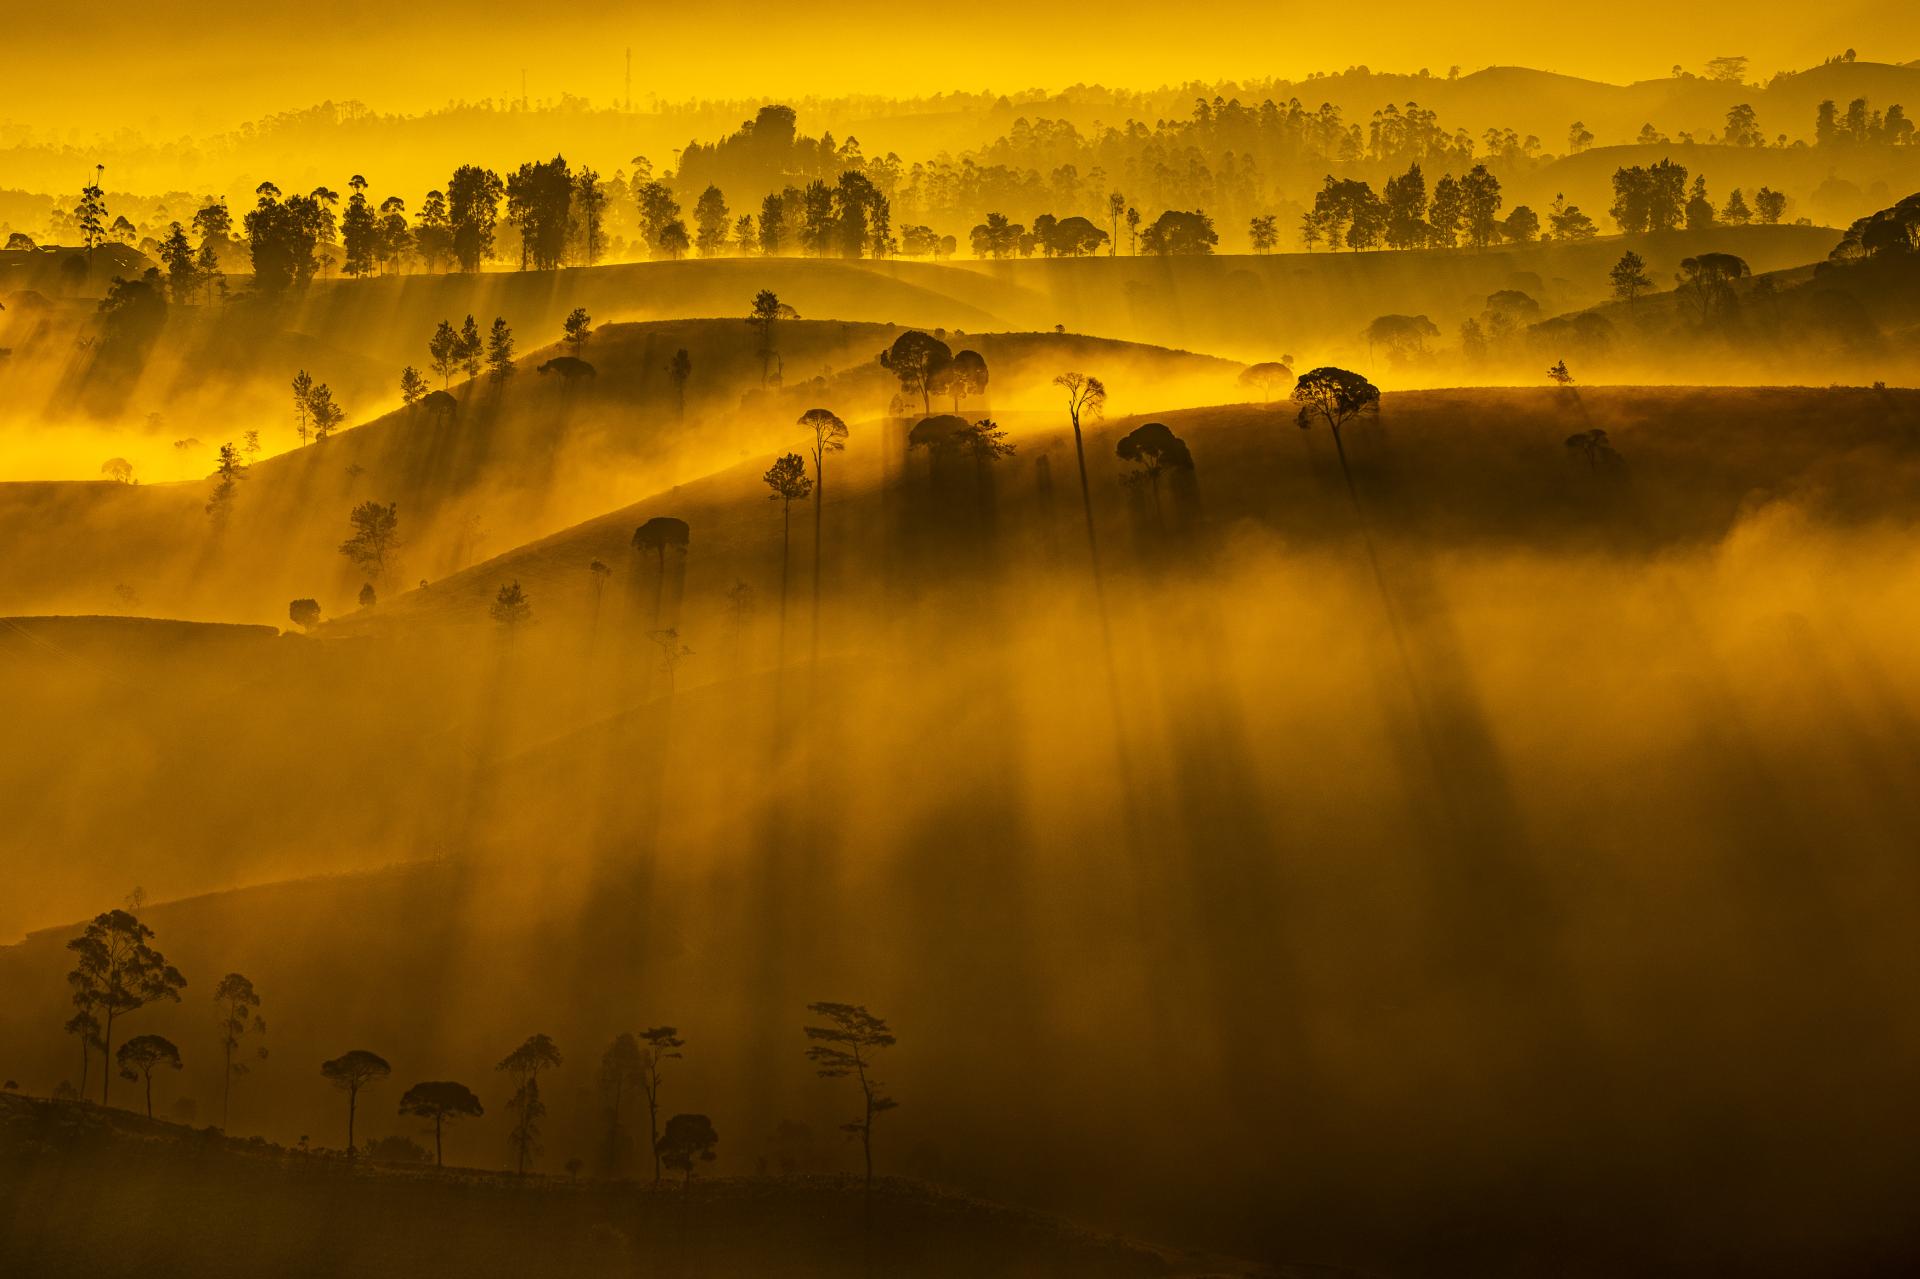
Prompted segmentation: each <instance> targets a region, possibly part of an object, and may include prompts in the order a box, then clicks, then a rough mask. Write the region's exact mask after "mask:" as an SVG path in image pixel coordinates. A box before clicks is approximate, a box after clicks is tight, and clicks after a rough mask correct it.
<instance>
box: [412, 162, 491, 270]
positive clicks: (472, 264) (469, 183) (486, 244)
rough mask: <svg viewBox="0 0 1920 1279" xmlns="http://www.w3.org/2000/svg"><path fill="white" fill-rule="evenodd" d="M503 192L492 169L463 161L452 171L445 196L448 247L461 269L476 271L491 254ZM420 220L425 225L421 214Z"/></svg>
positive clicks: (424, 219)
mask: <svg viewBox="0 0 1920 1279" xmlns="http://www.w3.org/2000/svg"><path fill="white" fill-rule="evenodd" d="M505 194H506V185H505V184H504V183H502V182H501V181H500V175H499V174H497V173H495V172H494V171H493V170H491V169H481V168H476V167H475V166H473V165H471V164H463V165H461V166H460V167H459V168H457V169H455V170H454V171H453V177H452V178H451V179H450V180H449V181H448V182H447V197H446V200H447V214H446V216H447V234H448V241H449V243H448V247H449V248H450V249H451V251H452V253H453V257H454V260H455V261H456V262H458V263H459V264H460V269H461V270H462V271H478V270H479V269H480V263H481V262H482V261H484V260H485V259H487V258H489V257H491V256H492V255H493V231H494V226H495V224H496V223H497V222H498V220H499V217H500V197H501V196H503V195H505ZM432 198H433V197H432V196H429V197H428V199H429V200H431V199H432ZM421 221H422V224H423V225H424V224H425V222H426V218H425V216H424V215H423V216H422V218H421Z"/></svg>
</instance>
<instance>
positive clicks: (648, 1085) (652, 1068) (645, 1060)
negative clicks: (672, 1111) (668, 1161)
mask: <svg viewBox="0 0 1920 1279" xmlns="http://www.w3.org/2000/svg"><path fill="white" fill-rule="evenodd" d="M640 1038H641V1040H642V1041H643V1043H644V1044H645V1046H644V1047H643V1048H641V1049H640V1088H641V1091H642V1092H644V1093H645V1094H646V1097H647V1130H648V1133H649V1134H650V1136H651V1137H652V1139H653V1148H654V1159H653V1179H654V1180H655V1181H656V1182H657V1181H659V1180H660V1155H659V1150H660V1083H661V1081H662V1080H663V1079H664V1078H665V1072H664V1070H663V1069H662V1067H663V1065H664V1064H665V1063H666V1062H669V1061H678V1060H679V1059H680V1058H681V1057H682V1056H683V1054H682V1053H681V1051H680V1050H681V1049H682V1048H685V1047H686V1046H687V1041H686V1040H684V1039H682V1038H680V1032H679V1031H678V1030H677V1029H675V1028H674V1027H672V1026H653V1027H650V1028H649V1029H647V1030H643V1031H641V1032H640Z"/></svg>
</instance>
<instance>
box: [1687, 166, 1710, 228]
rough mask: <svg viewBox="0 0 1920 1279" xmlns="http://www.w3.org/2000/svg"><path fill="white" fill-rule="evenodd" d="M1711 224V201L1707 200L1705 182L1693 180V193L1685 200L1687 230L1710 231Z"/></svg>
mask: <svg viewBox="0 0 1920 1279" xmlns="http://www.w3.org/2000/svg"><path fill="white" fill-rule="evenodd" d="M1713 222H1714V216H1713V201H1712V200H1710V199H1708V198H1707V180H1706V179H1705V178H1695V179H1694V180H1693V193H1692V194H1691V195H1690V196H1689V197H1688V198H1687V230H1689V231H1710V230H1712V229H1713Z"/></svg>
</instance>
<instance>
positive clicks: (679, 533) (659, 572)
mask: <svg viewBox="0 0 1920 1279" xmlns="http://www.w3.org/2000/svg"><path fill="white" fill-rule="evenodd" d="M691 538H692V531H691V530H690V529H688V528H687V522H686V521H685V520H678V519H675V518H674V517H673V516H671V515H656V516H654V517H653V518H652V519H650V520H648V521H647V522H646V523H645V524H642V525H641V526H640V527H639V528H636V529H635V530H633V549H634V550H636V551H639V552H640V553H641V554H642V555H645V554H647V553H648V552H652V554H653V558H654V567H655V570H656V572H655V575H654V580H653V614H652V619H653V620H652V624H653V625H654V626H658V625H660V602H661V599H662V597H663V596H664V595H665V593H666V583H667V552H668V551H673V552H674V553H675V554H676V555H678V556H679V557H680V558H681V559H683V560H684V559H685V558H686V555H687V546H688V544H689V542H690V541H691Z"/></svg>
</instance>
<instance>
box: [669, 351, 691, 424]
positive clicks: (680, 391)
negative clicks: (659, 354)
mask: <svg viewBox="0 0 1920 1279" xmlns="http://www.w3.org/2000/svg"><path fill="white" fill-rule="evenodd" d="M667 376H668V377H670V378H672V379H673V394H674V401H675V404H676V405H677V406H678V413H679V417H680V420H681V421H683V422H684V421H686V418H687V379H688V378H690V377H692V376H693V357H692V356H691V355H688V354H687V348H686V347H684V346H683V347H681V348H680V349H679V350H678V351H675V352H674V353H673V358H672V359H671V360H668V361H667Z"/></svg>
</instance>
